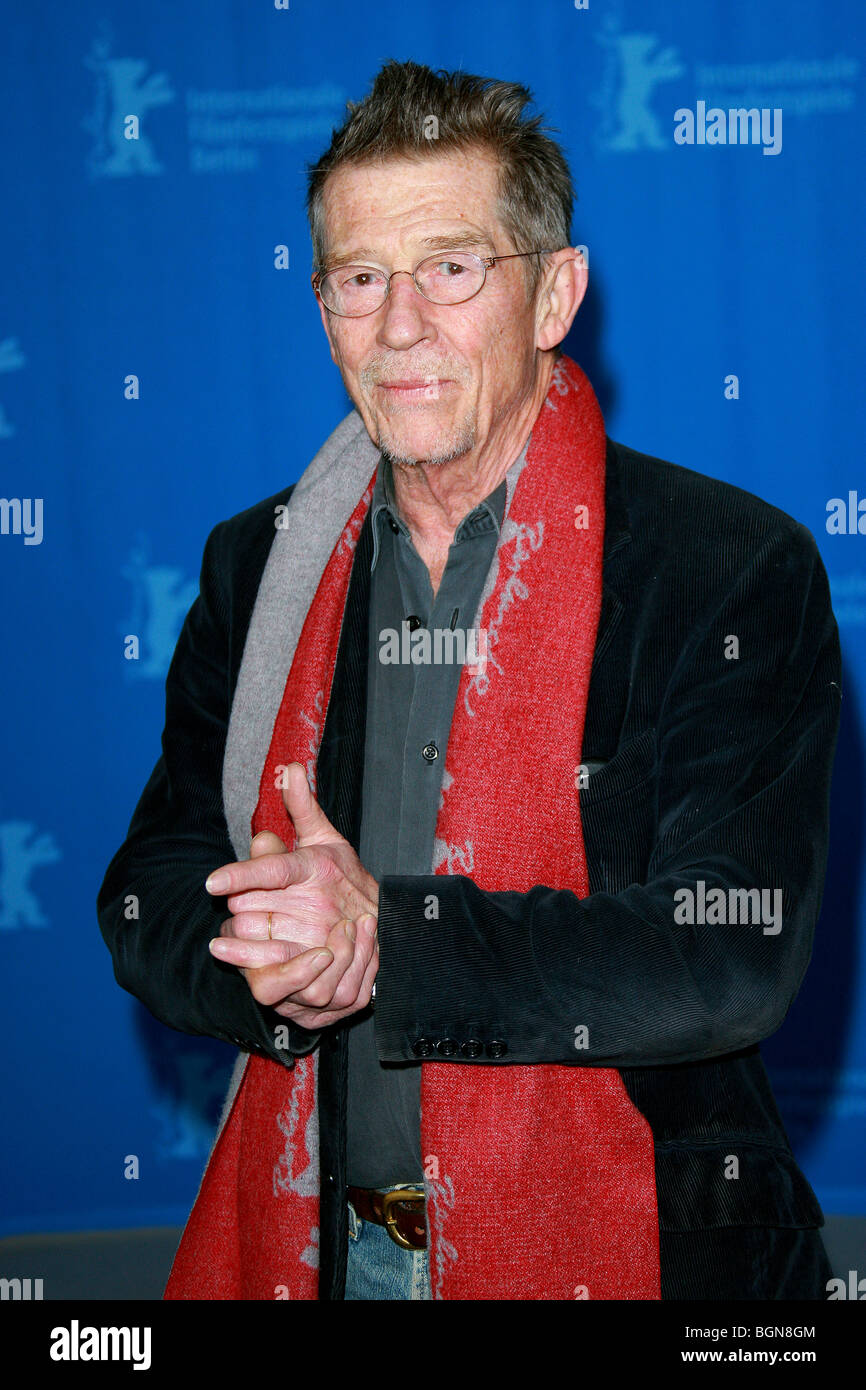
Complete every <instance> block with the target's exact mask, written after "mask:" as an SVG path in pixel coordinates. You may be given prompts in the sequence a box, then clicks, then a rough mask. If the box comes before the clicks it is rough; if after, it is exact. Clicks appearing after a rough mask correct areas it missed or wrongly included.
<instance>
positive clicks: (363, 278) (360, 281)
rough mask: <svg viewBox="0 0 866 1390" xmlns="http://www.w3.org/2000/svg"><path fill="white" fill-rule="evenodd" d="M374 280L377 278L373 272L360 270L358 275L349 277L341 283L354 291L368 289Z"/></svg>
mask: <svg viewBox="0 0 866 1390" xmlns="http://www.w3.org/2000/svg"><path fill="white" fill-rule="evenodd" d="M374 279H375V276H374V275H373V273H372V271H369V270H359V271H358V273H357V275H349V276H347V277H346V278H345V279H344V280H343V281H342V282H341V283H342V284H343V285H344V286H345V285H351V286H352V288H353V289H366V287H367V285H370V284H372V283H373V280H374Z"/></svg>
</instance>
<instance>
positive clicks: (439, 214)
mask: <svg viewBox="0 0 866 1390" xmlns="http://www.w3.org/2000/svg"><path fill="white" fill-rule="evenodd" d="M322 213H323V224H324V234H325V245H326V248H327V255H328V259H329V260H332V259H340V260H342V259H344V258H345V257H347V256H348V257H351V258H352V259H355V258H356V257H360V258H361V259H364V258H365V257H369V256H372V257H373V259H376V258H377V257H381V255H382V254H383V251H384V250H385V249H386V248H387V247H391V246H394V245H397V244H399V245H401V246H403V247H410V246H411V247H412V248H414V249H417V250H418V251H420V252H421V253H422V254H423V251H424V248H425V246H427V245H429V247H430V249H432V250H436V249H440V248H441V246H442V245H443V244H444V243H443V241H442V238H443V237H444V238H446V239H448V238H450V237H454V238H456V240H454V241H453V242H451V241H450V240H449V243H448V244H449V245H451V244H453V245H454V247H455V248H457V247H459V246H467V247H468V246H474V245H487V246H489V247H491V246H492V245H493V243H494V239H496V238H499V239H500V240H501V236H502V232H503V228H502V225H501V223H500V220H499V164H498V162H497V161H496V160H495V158H494V157H493V156H492V155H491V154H490V153H488V152H487V151H486V150H484V149H479V148H478V147H472V148H470V149H462V150H449V151H447V152H443V153H441V154H432V155H430V156H429V157H426V158H424V157H419V158H391V159H387V160H381V161H378V162H376V163H372V162H365V163H363V164H345V165H341V166H340V167H339V168H337V169H335V170H334V171H333V172H332V173H331V174H329V176H328V178H327V180H326V181H325V185H324V188H323V192H322Z"/></svg>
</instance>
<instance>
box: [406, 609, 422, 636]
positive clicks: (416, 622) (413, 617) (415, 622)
mask: <svg viewBox="0 0 866 1390" xmlns="http://www.w3.org/2000/svg"><path fill="white" fill-rule="evenodd" d="M406 626H407V627H408V629H409V631H410V632H414V631H415V629H416V627H421V626H422V622H421V619H420V618H419V617H418V614H417V613H410V614H409V616H408V618H407V619H406Z"/></svg>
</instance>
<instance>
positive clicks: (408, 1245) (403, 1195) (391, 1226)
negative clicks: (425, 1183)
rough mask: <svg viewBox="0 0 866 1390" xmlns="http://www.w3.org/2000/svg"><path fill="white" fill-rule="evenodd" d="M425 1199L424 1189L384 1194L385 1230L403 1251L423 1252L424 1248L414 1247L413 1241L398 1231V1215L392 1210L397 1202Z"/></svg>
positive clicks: (398, 1189) (402, 1188) (421, 1200)
mask: <svg viewBox="0 0 866 1390" xmlns="http://www.w3.org/2000/svg"><path fill="white" fill-rule="evenodd" d="M424 1197H425V1193H424V1189H423V1187H398V1188H397V1189H396V1190H395V1191H394V1192H383V1193H382V1214H383V1215H384V1217H385V1229H386V1231H387V1232H388V1235H389V1236H390V1237H391V1239H392V1240H393V1242H394V1244H395V1245H399V1246H400V1248H401V1250H419V1249H420V1250H423V1249H424V1246H423V1245H422V1246H418V1245H413V1244H412V1242H411V1240H407V1239H406V1237H405V1236H404V1235H401V1233H400V1232H399V1231H398V1230H397V1214H396V1212H392V1210H391V1208H392V1207H393V1206H394V1205H395V1204H396V1203H397V1202H413V1201H420V1202H423V1201H424Z"/></svg>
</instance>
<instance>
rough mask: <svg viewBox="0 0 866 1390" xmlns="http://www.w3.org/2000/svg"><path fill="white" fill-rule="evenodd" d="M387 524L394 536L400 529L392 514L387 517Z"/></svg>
mask: <svg viewBox="0 0 866 1390" xmlns="http://www.w3.org/2000/svg"><path fill="white" fill-rule="evenodd" d="M388 525H389V526H390V527H391V530H392V531H393V532H394V535H395V536H396V534H397V532H398V531H399V530H400V527H399V526H398V525H397V523H396V521H395V520H394V518H393V517H392V516H389V517H388Z"/></svg>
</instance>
